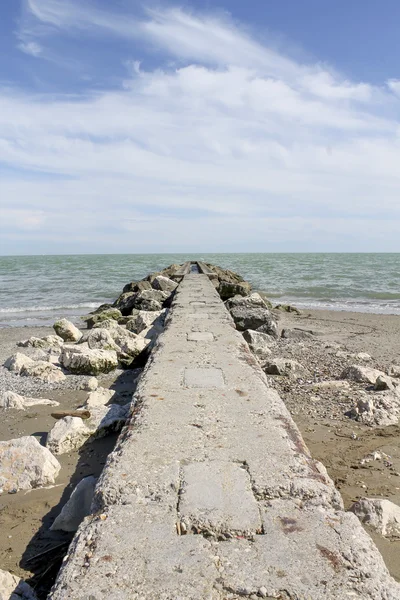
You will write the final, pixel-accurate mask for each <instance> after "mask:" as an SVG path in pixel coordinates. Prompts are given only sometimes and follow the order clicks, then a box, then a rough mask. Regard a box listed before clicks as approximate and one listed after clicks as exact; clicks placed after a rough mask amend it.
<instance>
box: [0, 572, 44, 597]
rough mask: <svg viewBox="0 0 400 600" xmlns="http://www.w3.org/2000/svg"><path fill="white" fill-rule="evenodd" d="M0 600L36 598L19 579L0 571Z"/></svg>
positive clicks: (28, 586)
mask: <svg viewBox="0 0 400 600" xmlns="http://www.w3.org/2000/svg"><path fill="white" fill-rule="evenodd" d="M0 600H37V596H36V594H35V592H34V591H33V589H32V588H31V586H30V585H28V584H27V583H26V582H25V581H23V580H22V579H21V578H20V577H17V576H16V575H13V574H12V573H9V572H8V571H3V570H2V569H0Z"/></svg>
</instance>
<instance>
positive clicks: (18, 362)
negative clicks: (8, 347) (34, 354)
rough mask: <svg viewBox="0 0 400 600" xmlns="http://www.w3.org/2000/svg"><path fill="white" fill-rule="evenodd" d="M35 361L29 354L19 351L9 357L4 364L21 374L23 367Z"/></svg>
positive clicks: (10, 369) (13, 371)
mask: <svg viewBox="0 0 400 600" xmlns="http://www.w3.org/2000/svg"><path fill="white" fill-rule="evenodd" d="M33 363H34V361H33V360H32V359H31V358H29V356H26V355H25V354H21V352H17V353H16V354H13V355H12V356H10V357H9V358H7V360H6V361H5V363H4V366H5V368H6V369H8V370H9V371H11V372H12V373H17V374H18V375H19V373H20V372H21V369H22V368H23V367H28V366H29V365H32V364H33Z"/></svg>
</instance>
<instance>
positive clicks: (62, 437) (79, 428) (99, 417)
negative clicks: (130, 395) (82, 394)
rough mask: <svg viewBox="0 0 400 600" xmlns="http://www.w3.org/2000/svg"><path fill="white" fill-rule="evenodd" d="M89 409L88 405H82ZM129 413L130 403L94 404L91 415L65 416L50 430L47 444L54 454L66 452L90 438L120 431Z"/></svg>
mask: <svg viewBox="0 0 400 600" xmlns="http://www.w3.org/2000/svg"><path fill="white" fill-rule="evenodd" d="M83 409H85V410H86V409H87V407H86V405H84V406H83V407H82V410H83ZM128 414H129V405H128V404H126V405H125V406H120V405H119V404H110V405H108V406H100V405H97V406H92V407H91V408H90V417H89V419H85V421H83V420H82V419H81V418H80V417H64V418H63V419H60V420H58V421H57V422H56V424H55V425H54V427H53V429H52V430H51V431H50V433H49V435H48V437H47V442H46V446H47V448H48V449H49V450H50V451H51V452H52V453H53V454H58V455H59V454H65V453H67V452H71V451H72V450H76V449H77V448H80V447H81V446H83V444H84V443H85V442H86V441H87V440H88V439H89V438H91V439H96V438H99V437H104V436H105V435H107V434H108V433H110V432H113V431H120V430H121V428H122V426H123V425H124V423H125V421H126V419H127V417H128Z"/></svg>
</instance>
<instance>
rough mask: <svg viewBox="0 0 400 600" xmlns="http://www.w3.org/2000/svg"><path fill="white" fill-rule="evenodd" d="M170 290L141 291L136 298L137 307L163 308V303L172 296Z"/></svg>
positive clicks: (140, 308) (142, 308)
mask: <svg viewBox="0 0 400 600" xmlns="http://www.w3.org/2000/svg"><path fill="white" fill-rule="evenodd" d="M170 295H171V294H170V293H169V292H163V291H161V290H144V291H143V292H139V293H138V294H137V296H136V300H135V308H138V309H139V310H152V311H154V310H158V311H159V310H161V309H162V305H163V304H164V302H165V301H166V300H168V298H169V297H170Z"/></svg>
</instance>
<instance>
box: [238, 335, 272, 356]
mask: <svg viewBox="0 0 400 600" xmlns="http://www.w3.org/2000/svg"><path fill="white" fill-rule="evenodd" d="M243 337H244V339H245V340H246V342H247V343H248V344H249V348H250V350H251V351H252V352H253V354H255V355H256V356H257V358H258V359H259V360H261V361H263V360H266V359H268V357H269V355H270V354H271V352H272V351H271V349H270V346H271V344H274V343H275V338H273V337H272V336H271V335H268V334H267V333H261V332H260V331H253V330H252V329H247V330H246V331H244V332H243Z"/></svg>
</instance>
